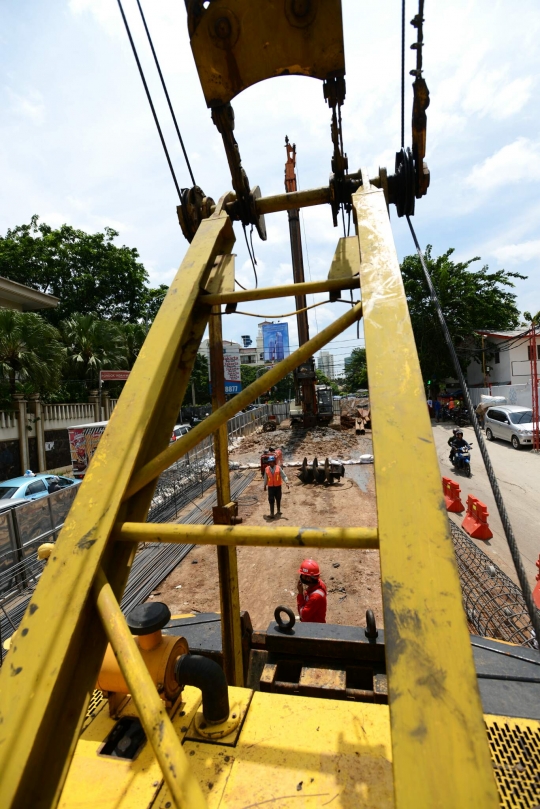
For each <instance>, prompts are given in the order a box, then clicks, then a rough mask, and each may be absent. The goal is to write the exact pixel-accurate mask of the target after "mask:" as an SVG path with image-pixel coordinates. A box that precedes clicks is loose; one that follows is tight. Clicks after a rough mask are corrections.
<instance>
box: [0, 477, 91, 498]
mask: <svg viewBox="0 0 540 809" xmlns="http://www.w3.org/2000/svg"><path fill="white" fill-rule="evenodd" d="M53 481H54V484H55V485H53ZM80 485H81V481H80V480H73V479H72V478H64V477H61V476H60V475H51V474H50V473H49V472H41V473H39V474H36V475H33V476H32V477H30V476H27V475H21V477H18V478H11V479H10V480H3V481H1V482H0V501H2V502H5V501H6V500H11V499H12V498H17V499H18V500H19V501H20V500H21V499H22V500H37V499H38V498H40V497H46V495H48V494H50V493H51V491H58V490H59V489H65V488H66V487H67V486H80Z"/></svg>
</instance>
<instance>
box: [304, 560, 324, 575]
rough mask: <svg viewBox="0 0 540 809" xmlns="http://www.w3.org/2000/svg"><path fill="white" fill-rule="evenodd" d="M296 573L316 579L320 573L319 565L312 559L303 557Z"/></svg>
mask: <svg viewBox="0 0 540 809" xmlns="http://www.w3.org/2000/svg"><path fill="white" fill-rule="evenodd" d="M298 573H299V574H300V575H301V576H312V577H313V578H314V579H318V578H319V576H320V575H321V571H320V570H319V565H318V564H317V562H315V561H314V560H313V559H304V561H303V562H302V564H301V565H300V570H299V571H298Z"/></svg>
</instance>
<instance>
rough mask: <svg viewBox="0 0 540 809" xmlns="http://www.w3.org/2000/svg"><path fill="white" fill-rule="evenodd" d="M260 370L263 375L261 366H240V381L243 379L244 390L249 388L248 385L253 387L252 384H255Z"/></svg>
mask: <svg viewBox="0 0 540 809" xmlns="http://www.w3.org/2000/svg"><path fill="white" fill-rule="evenodd" d="M259 370H260V371H261V374H260V375H262V373H263V371H262V370H261V366H260V365H259V366H257V365H241V366H240V379H241V382H242V390H243V389H244V388H247V386H248V385H251V383H252V382H255V379H256V378H257V376H258V375H259V374H257V372H258V371H259Z"/></svg>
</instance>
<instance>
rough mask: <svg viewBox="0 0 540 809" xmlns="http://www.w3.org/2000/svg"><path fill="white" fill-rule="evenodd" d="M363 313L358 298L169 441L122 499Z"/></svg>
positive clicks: (125, 498) (350, 324) (152, 477)
mask: <svg viewBox="0 0 540 809" xmlns="http://www.w3.org/2000/svg"><path fill="white" fill-rule="evenodd" d="M361 316H362V304H361V303H360V302H359V303H357V304H356V305H355V306H352V307H351V308H350V309H348V310H347V311H346V312H345V314H343V315H341V317H338V319H337V320H335V321H334V322H333V323H331V324H330V326H327V327H326V329H323V331H321V332H319V334H317V335H316V336H315V337H312V338H311V340H309V341H308V342H307V343H304V345H303V346H301V348H298V349H297V350H296V351H294V352H293V353H292V354H291V355H290V356H288V357H285V359H284V360H281V362H278V363H277V365H274V367H273V368H271V369H270V370H269V371H267V372H266V373H265V374H263V375H262V376H260V377H259V378H258V379H256V380H255V382H252V383H251V385H248V387H247V388H245V389H244V390H243V391H242V392H241V393H238V394H237V395H236V396H234V397H233V398H232V399H230V400H229V401H228V402H227V404H224V405H223V406H222V407H220V408H219V410H215V411H214V412H213V413H211V414H210V415H209V416H207V417H206V418H205V419H204V421H202V422H201V423H200V424H197V426H196V427H194V428H193V429H192V430H190V431H189V433H187V434H186V435H183V436H182V437H181V438H179V439H178V441H176V442H175V443H174V444H170V445H169V446H168V447H167V449H164V450H163V451H162V452H160V453H158V454H157V455H156V456H155V457H154V458H152V460H151V461H149V462H148V463H146V464H145V465H144V466H142V467H141V469H139V471H138V472H136V473H135V474H134V475H133V477H132V478H131V481H130V484H129V486H128V487H127V490H126V493H125V495H124V497H123V502H125V501H126V500H128V499H129V498H130V497H132V496H133V495H134V494H135V493H136V492H138V491H140V489H142V488H143V487H144V486H146V485H148V484H149V483H150V482H151V481H153V480H155V479H156V478H157V477H159V476H160V475H161V473H162V472H164V471H165V469H168V468H169V466H171V465H172V464H173V463H175V462H176V461H178V460H179V459H180V458H182V456H183V455H185V454H186V452H189V450H190V449H193V447H195V446H196V445H197V444H199V443H200V442H201V441H202V440H203V439H205V438H206V437H207V436H209V435H211V434H212V433H213V432H215V431H216V430H217V429H218V427H219V426H220V425H221V424H223V423H224V422H225V421H228V420H229V419H231V418H232V417H233V416H236V414H237V413H239V412H240V410H242V409H243V408H244V407H247V405H248V404H250V403H251V402H253V401H254V400H255V399H256V398H257V396H260V395H261V394H263V393H264V392H265V391H267V390H268V389H269V388H271V387H272V386H273V385H276V384H277V383H278V382H279V381H280V380H281V379H283V377H284V376H287V374H289V373H290V372H291V371H294V369H295V368H297V367H298V366H299V365H300V363H302V362H304V361H305V360H307V359H308V358H309V357H311V356H313V354H314V353H315V352H316V351H319V349H321V348H323V347H324V346H325V345H326V344H327V343H329V342H330V340H333V339H334V337H337V336H338V334H341V332H343V331H345V329H347V328H348V327H349V326H352V324H353V323H356V321H357V320H359V319H360V317H361Z"/></svg>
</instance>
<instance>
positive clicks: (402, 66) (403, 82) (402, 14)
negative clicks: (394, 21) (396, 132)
mask: <svg viewBox="0 0 540 809" xmlns="http://www.w3.org/2000/svg"><path fill="white" fill-rule="evenodd" d="M404 147H405V0H402V2H401V148H402V149H403V148H404Z"/></svg>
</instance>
